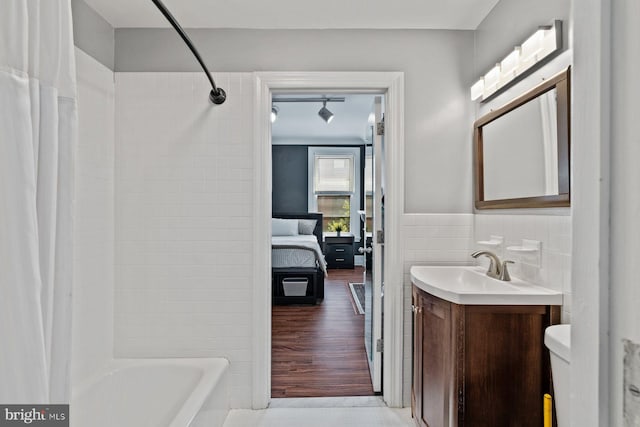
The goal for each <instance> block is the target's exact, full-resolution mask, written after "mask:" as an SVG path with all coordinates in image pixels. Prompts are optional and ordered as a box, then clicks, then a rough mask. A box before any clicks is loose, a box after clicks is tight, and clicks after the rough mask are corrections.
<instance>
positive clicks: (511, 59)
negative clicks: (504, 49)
mask: <svg viewBox="0 0 640 427" xmlns="http://www.w3.org/2000/svg"><path fill="white" fill-rule="evenodd" d="M519 65H520V47H519V46H518V47H516V48H515V49H514V50H513V52H511V53H510V54H509V55H507V57H506V58H504V59H503V60H502V62H500V80H501V81H505V82H508V81H509V80H511V79H512V78H514V77H515V76H516V72H517V70H518V66H519Z"/></svg>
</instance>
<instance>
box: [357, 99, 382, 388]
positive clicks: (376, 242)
mask: <svg viewBox="0 0 640 427" xmlns="http://www.w3.org/2000/svg"><path fill="white" fill-rule="evenodd" d="M374 114H375V124H374V126H373V138H372V140H373V150H372V153H373V159H372V160H373V161H372V162H371V163H369V162H367V163H369V164H371V166H372V167H371V168H365V173H367V174H368V173H371V174H372V175H373V176H372V180H371V182H372V183H373V186H372V187H373V188H372V189H371V190H372V191H371V192H372V202H371V203H366V202H365V211H366V216H373V227H372V229H371V230H369V229H368V228H367V221H366V219H365V221H364V222H365V245H364V249H363V248H361V249H362V251H361V252H364V253H365V277H364V283H365V334H364V340H365V347H366V349H367V360H368V362H369V369H370V371H371V383H372V385H373V391H374V392H381V391H382V296H383V293H382V289H383V283H382V277H383V275H382V266H383V259H384V246H383V242H382V241H381V240H382V236H383V235H384V234H383V233H384V228H383V222H384V221H383V216H382V215H383V201H382V196H383V194H384V181H383V177H384V174H383V170H382V168H383V164H384V163H383V136H382V135H379V133H380V132H378V127H379V124H381V123H382V97H381V96H377V97H376V98H375V102H374ZM365 181H366V180H365ZM365 197H366V196H365ZM369 209H372V210H373V212H372V214H373V215H371V213H370V212H368V210H369ZM368 234H370V236H371V246H369V245H368V240H369V239H367V238H366V236H367V235H368ZM367 253H370V254H371V265H369V264H368V263H367V261H366V260H367V256H366V255H367Z"/></svg>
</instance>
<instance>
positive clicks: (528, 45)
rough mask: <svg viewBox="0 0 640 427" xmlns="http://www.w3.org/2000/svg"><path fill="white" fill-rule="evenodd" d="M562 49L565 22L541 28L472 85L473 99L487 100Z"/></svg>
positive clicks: (558, 21)
mask: <svg viewBox="0 0 640 427" xmlns="http://www.w3.org/2000/svg"><path fill="white" fill-rule="evenodd" d="M560 48H562V21H560V20H556V21H554V22H553V24H551V25H547V26H543V27H539V28H538V30H537V31H536V32H535V33H533V34H532V35H531V36H530V37H529V38H528V39H526V40H525V41H524V42H522V44H521V45H520V46H516V47H515V48H514V50H513V51H512V52H511V53H509V55H507V56H506V57H505V58H504V59H503V60H502V61H500V63H498V64H496V66H495V67H493V68H492V69H491V70H489V71H488V72H487V73H486V74H485V75H484V76H482V77H480V79H479V80H478V81H477V82H476V83H474V84H473V86H471V100H472V101H475V100H476V99H478V98H480V97H482V101H486V100H487V99H488V98H489V97H491V96H493V95H494V94H496V93H497V92H498V91H499V90H500V89H502V88H504V87H506V86H508V85H509V84H511V83H513V82H514V81H516V80H517V79H519V78H520V77H522V76H524V75H526V73H528V72H531V71H533V69H534V67H536V66H537V65H539V64H541V62H542V61H544V60H546V59H548V58H550V57H551V55H552V54H554V53H556V52H558V51H559V50H560Z"/></svg>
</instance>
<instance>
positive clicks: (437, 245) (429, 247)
mask: <svg viewBox="0 0 640 427" xmlns="http://www.w3.org/2000/svg"><path fill="white" fill-rule="evenodd" d="M402 233H403V238H404V280H403V283H404V307H405V310H404V369H403V381H404V382H403V384H404V390H403V391H404V393H403V400H404V405H405V406H410V405H411V361H412V353H411V348H412V343H411V331H412V316H411V311H410V307H411V276H410V274H409V269H410V267H411V266H412V265H433V264H439V265H442V264H452V265H454V264H457V265H460V264H469V263H470V262H471V261H472V259H471V258H470V256H469V254H470V253H471V252H472V250H473V215H472V214H404V215H403V216H402Z"/></svg>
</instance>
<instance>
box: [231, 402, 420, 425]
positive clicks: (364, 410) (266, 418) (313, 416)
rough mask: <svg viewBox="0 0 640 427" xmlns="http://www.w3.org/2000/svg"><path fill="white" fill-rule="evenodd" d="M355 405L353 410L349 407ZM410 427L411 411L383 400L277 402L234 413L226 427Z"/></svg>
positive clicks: (411, 422) (411, 423) (238, 410)
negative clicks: (262, 408)
mask: <svg viewBox="0 0 640 427" xmlns="http://www.w3.org/2000/svg"><path fill="white" fill-rule="evenodd" d="M346 405H351V406H346ZM326 426H331V427H410V426H413V421H412V419H411V409H409V408H403V409H395V408H387V407H386V406H385V405H384V403H383V402H382V400H381V399H380V398H379V397H373V396H372V397H346V398H309V399H273V400H272V402H271V405H270V407H269V408H268V409H264V410H259V411H252V410H248V409H234V410H232V411H231V412H229V416H228V417H227V420H226V421H225V424H224V427H326Z"/></svg>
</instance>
